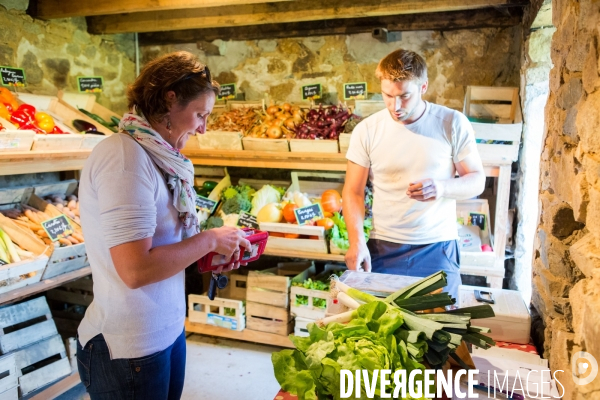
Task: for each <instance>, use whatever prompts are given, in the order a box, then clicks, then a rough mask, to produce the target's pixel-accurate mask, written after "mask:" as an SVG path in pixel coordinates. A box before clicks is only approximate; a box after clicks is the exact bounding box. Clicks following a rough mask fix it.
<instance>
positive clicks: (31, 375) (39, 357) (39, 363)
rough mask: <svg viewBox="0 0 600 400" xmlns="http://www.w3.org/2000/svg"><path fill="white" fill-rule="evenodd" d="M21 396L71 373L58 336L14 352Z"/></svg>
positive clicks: (62, 344) (63, 346) (63, 347)
mask: <svg viewBox="0 0 600 400" xmlns="http://www.w3.org/2000/svg"><path fill="white" fill-rule="evenodd" d="M15 359H16V364H17V374H18V375H19V391H20V393H21V396H25V395H26V394H28V393H31V392H33V391H34V390H37V389H39V388H41V387H43V386H46V385H48V384H49V383H52V382H54V381H56V380H58V379H60V378H62V377H64V376H67V375H69V374H70V373H71V364H70V362H69V358H68V357H67V353H66V350H65V345H64V343H63V341H62V338H61V337H60V335H54V336H51V337H49V338H46V339H44V340H42V341H40V342H37V343H35V344H32V345H30V346H27V347H25V348H23V349H21V350H19V351H17V352H15Z"/></svg>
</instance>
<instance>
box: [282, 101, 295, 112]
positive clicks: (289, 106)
mask: <svg viewBox="0 0 600 400" xmlns="http://www.w3.org/2000/svg"><path fill="white" fill-rule="evenodd" d="M281 108H283V110H284V111H290V110H291V109H292V106H291V105H290V104H289V103H283V106H282V107H281Z"/></svg>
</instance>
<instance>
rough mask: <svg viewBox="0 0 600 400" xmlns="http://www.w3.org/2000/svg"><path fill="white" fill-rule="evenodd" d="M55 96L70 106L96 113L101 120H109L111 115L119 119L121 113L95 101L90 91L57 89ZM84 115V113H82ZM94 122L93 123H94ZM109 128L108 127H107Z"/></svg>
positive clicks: (94, 96)
mask: <svg viewBox="0 0 600 400" xmlns="http://www.w3.org/2000/svg"><path fill="white" fill-rule="evenodd" d="M57 97H58V98H59V99H60V100H62V101H64V102H65V103H67V104H69V105H70V106H71V107H73V108H75V109H78V108H83V109H84V110H86V111H89V112H91V113H92V114H96V115H97V116H99V117H100V118H102V119H103V120H105V121H107V122H109V121H110V118H111V117H115V118H118V119H121V117H122V116H121V115H119V114H117V113H115V112H113V111H111V110H109V109H108V108H106V107H104V106H103V105H101V104H98V103H97V102H96V95H94V94H90V93H68V92H62V91H59V92H58V95H57ZM84 115H85V114H84ZM96 124H97V123H95V124H94V125H96ZM109 130H110V129H109Z"/></svg>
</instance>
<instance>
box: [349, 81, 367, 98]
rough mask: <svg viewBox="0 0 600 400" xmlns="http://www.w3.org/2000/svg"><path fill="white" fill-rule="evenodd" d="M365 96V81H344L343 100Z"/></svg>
mask: <svg viewBox="0 0 600 400" xmlns="http://www.w3.org/2000/svg"><path fill="white" fill-rule="evenodd" d="M366 98H367V82H355V83H344V100H364V99H366Z"/></svg>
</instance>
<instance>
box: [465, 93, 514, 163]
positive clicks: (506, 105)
mask: <svg viewBox="0 0 600 400" xmlns="http://www.w3.org/2000/svg"><path fill="white" fill-rule="evenodd" d="M463 112H464V113H465V115H467V116H468V117H474V118H478V119H481V120H482V122H471V124H472V125H473V130H474V132H475V140H476V141H477V149H478V150H479V154H480V156H481V159H482V160H484V161H502V160H510V161H517V159H518V157H519V144H520V142H521V133H522V131H523V116H522V113H521V105H520V102H519V89H518V88H516V87H487V86H467V89H466V94H465V101H464V108H463ZM485 120H495V121H496V122H497V123H486V122H484V121H485Z"/></svg>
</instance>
